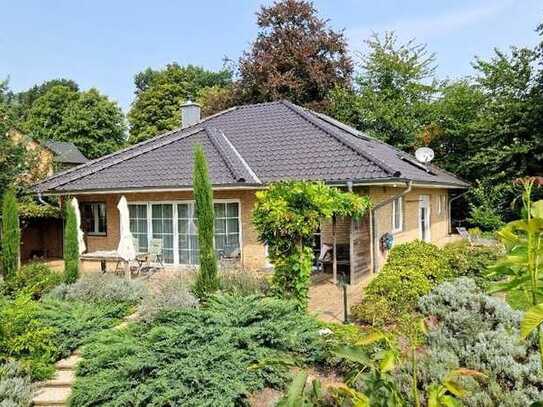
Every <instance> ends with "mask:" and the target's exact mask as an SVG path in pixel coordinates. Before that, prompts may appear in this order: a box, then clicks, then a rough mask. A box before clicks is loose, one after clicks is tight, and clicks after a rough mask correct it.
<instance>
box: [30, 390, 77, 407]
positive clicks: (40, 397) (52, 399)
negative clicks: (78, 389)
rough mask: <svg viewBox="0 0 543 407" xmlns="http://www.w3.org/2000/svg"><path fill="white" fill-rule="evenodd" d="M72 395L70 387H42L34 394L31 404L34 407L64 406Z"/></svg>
mask: <svg viewBox="0 0 543 407" xmlns="http://www.w3.org/2000/svg"><path fill="white" fill-rule="evenodd" d="M70 394H72V389H71V388H70V387H44V388H41V389H39V390H38V391H37V392H36V396H35V397H34V400H33V404H34V405H35V406H58V405H61V406H63V405H66V402H67V401H68V398H69V397H70Z"/></svg>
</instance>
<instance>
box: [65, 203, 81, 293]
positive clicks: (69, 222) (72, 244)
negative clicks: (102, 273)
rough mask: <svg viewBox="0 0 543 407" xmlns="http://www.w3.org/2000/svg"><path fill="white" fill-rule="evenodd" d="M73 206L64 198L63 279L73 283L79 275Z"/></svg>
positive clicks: (77, 243) (75, 221)
mask: <svg viewBox="0 0 543 407" xmlns="http://www.w3.org/2000/svg"><path fill="white" fill-rule="evenodd" d="M77 229H78V227H77V220H76V217H75V208H74V207H73V205H72V204H71V202H70V201H69V200H66V208H65V220H64V281H65V282H66V283H68V284H70V283H74V282H75V281H76V280H77V278H78V277H79V239H78V230H77Z"/></svg>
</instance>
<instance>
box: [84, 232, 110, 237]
mask: <svg viewBox="0 0 543 407" xmlns="http://www.w3.org/2000/svg"><path fill="white" fill-rule="evenodd" d="M86 235H87V236H92V237H106V236H107V233H86Z"/></svg>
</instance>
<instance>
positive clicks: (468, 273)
mask: <svg viewBox="0 0 543 407" xmlns="http://www.w3.org/2000/svg"><path fill="white" fill-rule="evenodd" d="M498 256H499V249H498V248H496V247H471V246H469V245H467V244H461V245H455V246H450V247H446V248H443V249H441V248H439V247H437V246H435V245H433V244H430V243H425V242H422V241H419V240H417V241H414V242H409V243H404V244H400V245H398V246H396V247H394V248H393V249H392V250H391V251H390V254H389V256H388V259H387V262H386V264H385V266H384V267H383V269H382V270H381V271H380V272H379V274H378V275H377V276H376V277H375V278H374V279H373V280H372V281H371V282H370V284H369V285H368V287H367V288H365V289H364V292H363V301H362V303H361V304H359V305H356V306H355V307H353V310H352V313H353V317H354V318H355V319H357V320H358V321H360V322H364V323H369V324H371V325H384V324H389V323H394V322H398V321H400V320H401V319H402V317H403V316H404V315H406V314H409V313H412V312H413V311H414V310H415V308H416V307H417V302H418V300H419V298H420V297H422V296H423V295H426V294H428V293H429V292H430V291H431V290H432V289H433V288H434V287H436V286H437V285H438V284H440V283H442V282H443V281H445V280H448V279H450V278H452V277H471V278H473V279H475V281H477V283H478V285H479V286H480V287H482V288H485V287H486V286H488V284H489V281H488V280H487V278H486V269H487V267H488V266H489V265H490V264H492V263H494V262H495V261H496V259H497V257H498Z"/></svg>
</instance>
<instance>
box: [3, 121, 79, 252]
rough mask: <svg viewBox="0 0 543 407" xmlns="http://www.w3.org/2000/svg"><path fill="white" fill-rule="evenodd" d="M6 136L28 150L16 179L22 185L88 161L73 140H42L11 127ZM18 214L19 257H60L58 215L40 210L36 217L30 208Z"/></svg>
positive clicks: (59, 222) (60, 225)
mask: <svg viewBox="0 0 543 407" xmlns="http://www.w3.org/2000/svg"><path fill="white" fill-rule="evenodd" d="M8 137H9V138H10V140H11V141H12V142H13V143H15V144H19V145H22V146H24V148H25V149H26V151H27V153H28V154H27V159H28V164H29V170H28V171H27V172H25V173H24V174H22V175H21V179H20V181H21V182H23V183H25V184H31V183H35V182H36V181H39V180H42V179H44V178H46V177H48V176H51V175H53V174H54V173H55V172H57V171H60V170H66V169H69V168H73V167H75V166H78V165H81V164H84V163H86V162H88V161H89V160H88V159H87V158H86V157H85V156H84V155H83V154H82V153H81V152H80V151H79V149H78V148H77V147H76V146H75V145H74V144H73V143H69V142H62V141H53V140H46V141H42V140H38V139H35V138H33V137H30V136H28V135H26V134H23V133H21V132H20V131H18V130H15V129H12V130H10V131H9V132H8ZM28 204H29V203H28V202H27V205H25V206H24V208H28ZM33 207H34V208H37V207H38V206H37V205H35V206H33ZM20 209H21V208H20ZM52 213H55V212H52ZM20 215H21V218H22V219H21V226H22V235H21V260H23V261H27V260H30V259H33V258H37V257H47V258H58V257H62V236H63V232H62V219H60V217H59V216H51V215H50V212H46V213H45V215H44V214H42V213H40V216H36V212H34V211H30V214H26V213H20Z"/></svg>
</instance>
